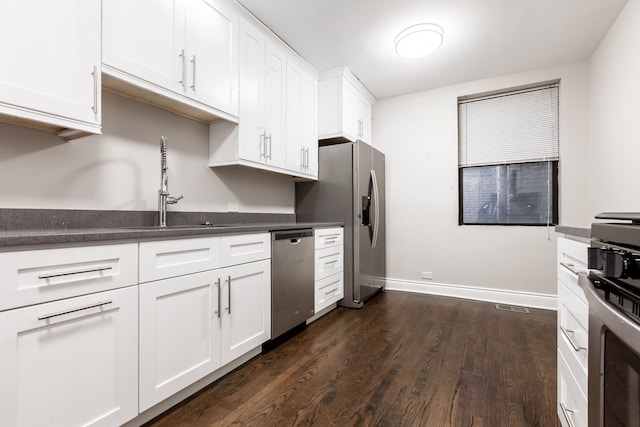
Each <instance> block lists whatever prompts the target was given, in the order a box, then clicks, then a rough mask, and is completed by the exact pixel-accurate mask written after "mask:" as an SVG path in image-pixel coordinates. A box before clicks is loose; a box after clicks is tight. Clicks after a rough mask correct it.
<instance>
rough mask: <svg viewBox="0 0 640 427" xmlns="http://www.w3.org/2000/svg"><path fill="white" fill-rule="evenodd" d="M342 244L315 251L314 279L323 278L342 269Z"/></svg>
mask: <svg viewBox="0 0 640 427" xmlns="http://www.w3.org/2000/svg"><path fill="white" fill-rule="evenodd" d="M343 261H344V257H343V251H342V246H334V247H331V248H324V249H319V250H316V251H315V280H320V279H324V278H325V277H329V276H331V275H334V274H336V273H340V272H341V271H343V270H344V265H343Z"/></svg>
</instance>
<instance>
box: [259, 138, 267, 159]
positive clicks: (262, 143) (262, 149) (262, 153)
mask: <svg viewBox="0 0 640 427" xmlns="http://www.w3.org/2000/svg"><path fill="white" fill-rule="evenodd" d="M265 140H266V134H265V133H264V132H262V133H261V134H260V158H261V159H262V158H265V159H266V158H267V157H266V152H267V149H266V145H267V143H266V142H265Z"/></svg>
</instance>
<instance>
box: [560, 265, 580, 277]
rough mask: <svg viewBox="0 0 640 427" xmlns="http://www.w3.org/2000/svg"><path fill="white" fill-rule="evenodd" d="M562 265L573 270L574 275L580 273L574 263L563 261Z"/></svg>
mask: <svg viewBox="0 0 640 427" xmlns="http://www.w3.org/2000/svg"><path fill="white" fill-rule="evenodd" d="M560 265H561V266H563V267H564V268H566V269H567V270H569V271H570V272H572V273H573V274H574V275H576V276H577V275H578V270H576V268H575V267H576V266H575V265H574V264H569V263H566V262H561V263H560Z"/></svg>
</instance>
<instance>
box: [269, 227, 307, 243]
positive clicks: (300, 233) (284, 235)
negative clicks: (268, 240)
mask: <svg viewBox="0 0 640 427" xmlns="http://www.w3.org/2000/svg"><path fill="white" fill-rule="evenodd" d="M271 236H272V238H273V240H274V241H278V240H289V241H290V242H291V244H298V243H300V241H301V240H302V239H303V238H305V237H313V230H312V229H310V228H309V229H304V230H283V231H274V232H272V233H271Z"/></svg>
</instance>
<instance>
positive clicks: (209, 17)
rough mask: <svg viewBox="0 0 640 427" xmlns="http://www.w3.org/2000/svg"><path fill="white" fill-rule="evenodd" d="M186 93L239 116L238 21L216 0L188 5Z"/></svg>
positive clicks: (206, 0) (201, 0)
mask: <svg viewBox="0 0 640 427" xmlns="http://www.w3.org/2000/svg"><path fill="white" fill-rule="evenodd" d="M186 27H187V58H186V60H187V63H188V66H187V70H188V71H187V94H188V95H189V96H190V97H192V98H194V99H196V100H198V101H200V102H202V103H204V104H206V105H209V106H211V107H214V108H217V109H219V110H222V111H225V112H227V113H229V114H232V115H235V116H237V115H238V62H237V50H238V49H237V44H236V43H237V31H238V18H237V16H236V15H234V14H233V13H232V12H231V11H229V10H228V9H227V8H225V7H224V5H222V4H221V2H220V1H219V0H198V1H193V2H190V3H188V4H187V26H186Z"/></svg>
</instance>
